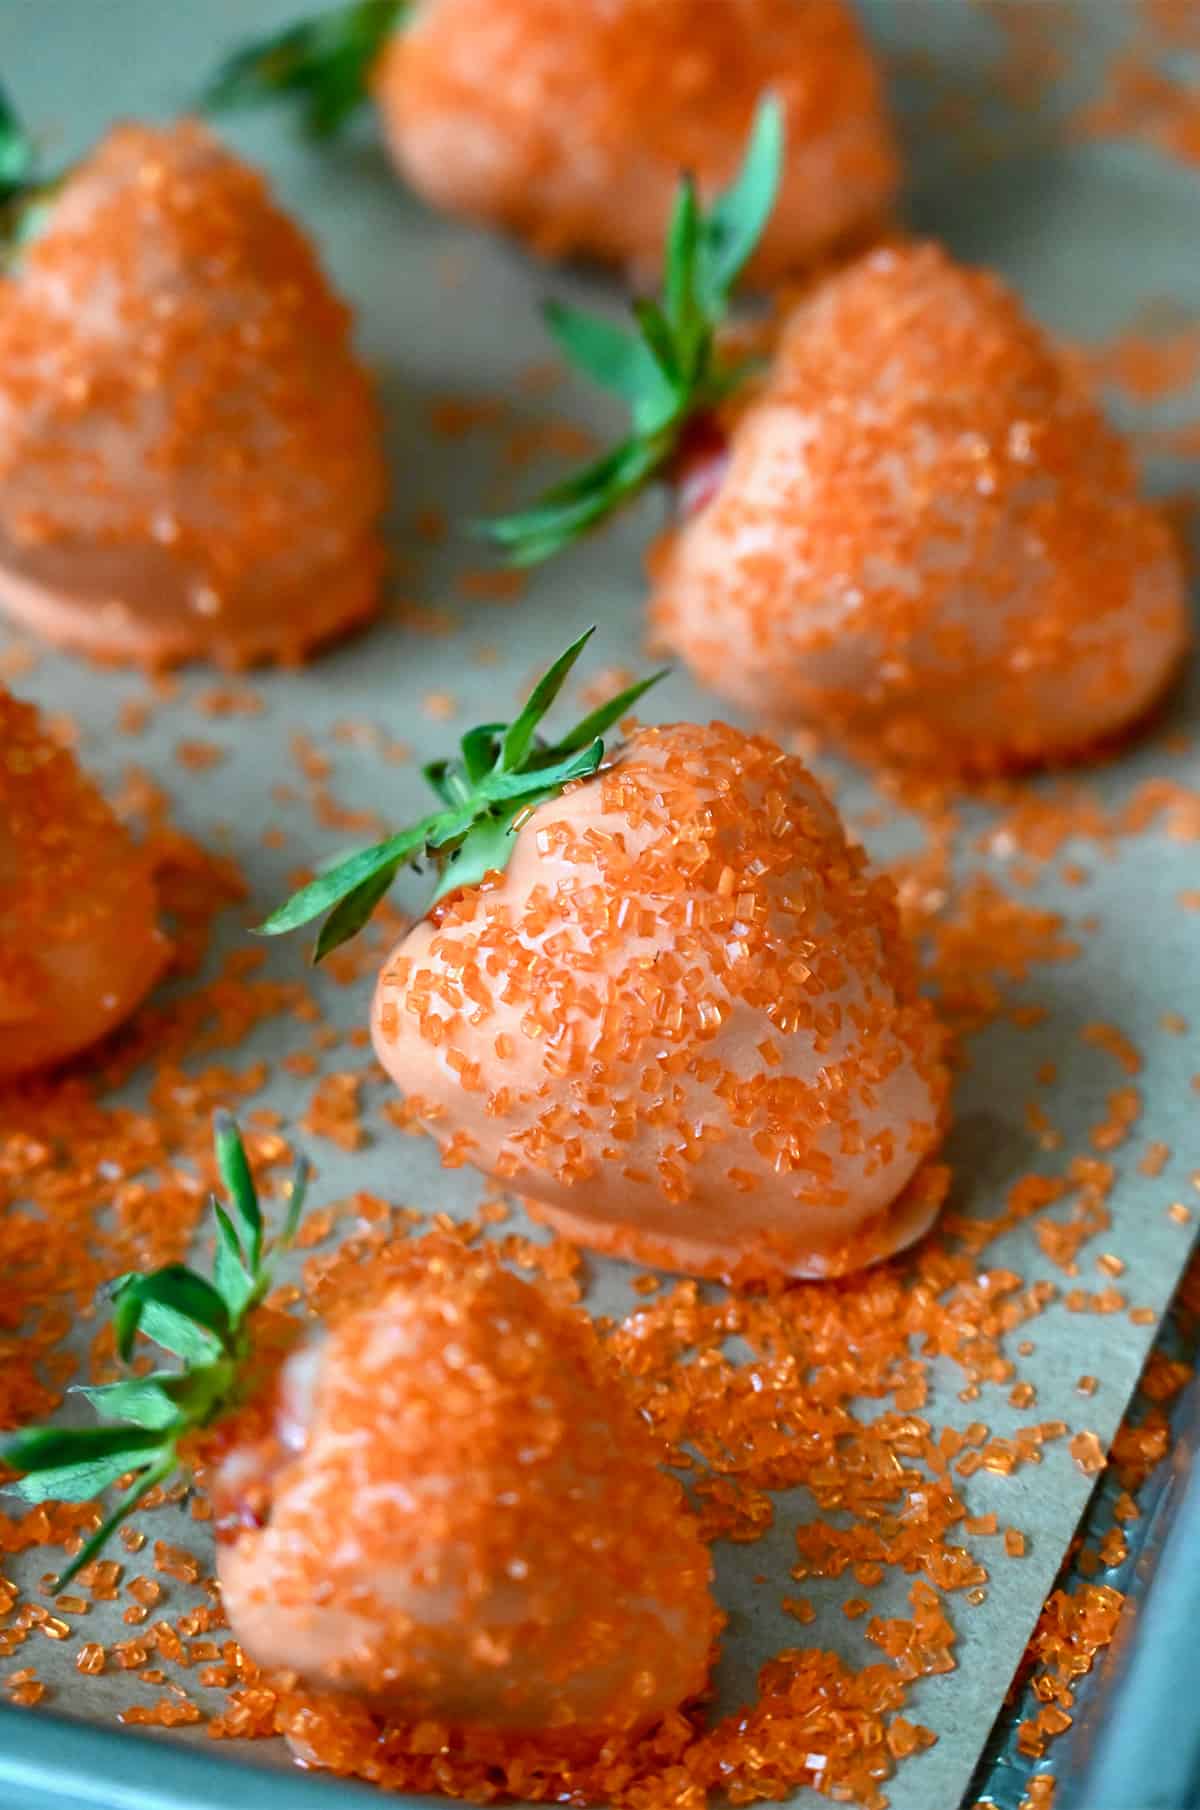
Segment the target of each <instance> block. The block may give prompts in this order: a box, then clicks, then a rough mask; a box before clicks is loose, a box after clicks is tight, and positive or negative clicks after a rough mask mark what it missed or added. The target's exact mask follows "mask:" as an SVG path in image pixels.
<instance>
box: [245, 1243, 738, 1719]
mask: <svg viewBox="0 0 1200 1810" xmlns="http://www.w3.org/2000/svg"><path fill="white" fill-rule="evenodd" d="M277 1400H278V1404H279V1411H278V1414H277V1417H276V1419H275V1420H274V1422H273V1423H271V1424H270V1425H269V1426H268V1428H267V1430H266V1434H265V1436H264V1435H263V1433H262V1431H261V1429H260V1426H259V1425H258V1424H257V1422H254V1421H252V1427H251V1433H250V1437H249V1439H248V1440H247V1442H246V1443H244V1444H239V1443H238V1441H237V1438H236V1426H235V1428H234V1429H233V1431H234V1439H233V1444H232V1446H231V1449H230V1450H229V1452H228V1454H227V1456H226V1457H225V1459H224V1461H223V1463H222V1464H221V1465H220V1466H219V1468H218V1469H217V1471H216V1474H215V1479H214V1486H213V1506H214V1514H215V1516H216V1520H217V1527H218V1542H219V1544H218V1576H219V1578H220V1582H221V1591H222V1598H223V1602H224V1607H225V1612H226V1614H227V1615H228V1617H229V1621H230V1624H231V1626H232V1628H233V1631H234V1634H235V1635H236V1637H237V1638H238V1640H239V1641H240V1642H241V1643H242V1645H243V1646H244V1647H245V1649H246V1651H247V1652H248V1653H249V1654H250V1655H251V1656H252V1657H253V1658H255V1659H257V1660H258V1661H259V1662H260V1663H261V1664H264V1665H267V1666H273V1667H286V1668H287V1669H288V1670H290V1671H294V1672H298V1673H299V1674H300V1675H301V1677H302V1678H303V1679H305V1680H306V1681H307V1682H309V1683H310V1684H313V1685H316V1686H319V1687H324V1688H326V1689H332V1690H339V1691H348V1692H351V1693H353V1694H354V1695H355V1696H357V1697H360V1698H361V1699H363V1700H364V1701H365V1702H366V1703H367V1704H368V1705H370V1706H371V1707H372V1708H375V1709H378V1710H382V1711H386V1712H389V1713H392V1714H395V1715H399V1716H403V1717H404V1718H405V1719H409V1718H412V1719H420V1718H424V1717H433V1718H436V1720H437V1721H438V1722H439V1723H441V1724H443V1725H448V1726H450V1727H458V1728H470V1727H490V1728H507V1729H512V1730H519V1731H522V1732H533V1731H535V1730H539V1729H549V1730H553V1731H554V1732H555V1734H556V1736H559V1737H565V1736H569V1735H571V1734H572V1733H577V1734H580V1735H605V1734H609V1733H612V1732H615V1731H617V1730H625V1729H629V1728H638V1727H643V1726H646V1725H648V1724H650V1723H652V1722H654V1721H656V1720H658V1718H659V1717H660V1716H662V1715H663V1714H664V1713H665V1712H667V1711H669V1710H672V1709H675V1708H676V1707H677V1706H678V1705H679V1704H680V1703H681V1702H682V1701H684V1700H685V1699H686V1698H688V1697H692V1696H694V1695H695V1694H696V1693H697V1692H698V1691H699V1690H700V1689H701V1688H702V1687H703V1685H704V1682H705V1679H706V1676H707V1672H708V1665H709V1655H710V1648H711V1646H712V1643H713V1638H714V1635H715V1633H716V1630H717V1625H718V1624H717V1617H716V1612H715V1610H714V1607H713V1602H712V1597H711V1594H710V1585H709V1580H710V1576H711V1564H710V1560H709V1556H708V1553H707V1551H706V1549H705V1547H704V1545H703V1543H702V1541H701V1539H700V1537H699V1533H698V1530H697V1527H696V1524H695V1522H694V1520H693V1519H692V1517H691V1515H690V1514H689V1513H688V1512H687V1509H686V1506H685V1504H684V1499H683V1493H682V1491H681V1490H680V1488H679V1485H678V1484H677V1483H676V1482H675V1481H674V1480H673V1479H671V1478H669V1477H668V1476H667V1475H666V1474H665V1473H664V1472H663V1471H662V1469H661V1468H660V1467H661V1460H662V1450H661V1446H660V1443H659V1441H658V1440H657V1439H656V1438H655V1436H654V1434H653V1433H652V1432H651V1431H650V1430H649V1428H648V1427H647V1426H646V1424H645V1422H644V1421H643V1420H642V1419H641V1418H640V1417H639V1416H638V1415H637V1414H636V1413H635V1411H634V1408H633V1406H632V1403H631V1402H630V1401H629V1400H628V1398H627V1397H626V1395H625V1394H624V1392H623V1387H622V1384H621V1382H620V1379H619V1377H618V1376H617V1375H616V1374H615V1373H614V1372H613V1371H611V1370H610V1369H609V1367H608V1366H607V1365H606V1362H605V1360H604V1357H603V1354H602V1352H601V1349H600V1346H599V1341H598V1339H597V1337H596V1333H595V1329H594V1327H593V1326H592V1323H591V1321H590V1320H589V1319H588V1317H587V1316H586V1314H584V1313H582V1312H581V1311H578V1310H567V1309H564V1308H562V1307H559V1306H557V1305H555V1304H554V1303H553V1302H552V1301H551V1299H550V1298H549V1297H548V1295H547V1294H546V1293H545V1292H544V1291H543V1289H541V1288H539V1287H535V1286H534V1285H532V1284H531V1283H529V1282H525V1281H521V1280H519V1279H518V1278H517V1277H515V1276H512V1275H510V1274H508V1273H507V1272H506V1271H505V1270H503V1269H501V1268H500V1267H499V1265H498V1264H497V1263H496V1261H495V1260H494V1258H493V1257H492V1256H491V1255H490V1254H489V1253H488V1252H487V1251H486V1250H479V1251H467V1250H466V1249H465V1248H464V1247H463V1246H462V1245H460V1244H458V1243H456V1242H454V1241H453V1240H450V1239H441V1238H438V1237H436V1236H435V1237H433V1238H432V1239H425V1240H421V1241H420V1242H419V1243H418V1244H417V1245H415V1246H411V1247H408V1248H407V1249H406V1250H405V1251H404V1252H403V1253H402V1255H401V1256H400V1257H399V1258H398V1259H397V1260H396V1261H395V1263H394V1265H393V1269H392V1274H391V1275H390V1277H388V1278H386V1279H383V1278H381V1279H380V1285H379V1288H378V1292H377V1294H376V1295H375V1298H374V1299H373V1300H371V1301H369V1302H368V1303H367V1304H365V1305H364V1304H361V1303H360V1304H357V1305H355V1306H354V1307H353V1308H352V1309H350V1311H348V1312H347V1313H346V1314H345V1316H344V1317H343V1318H341V1319H340V1320H337V1321H335V1323H334V1325H333V1326H332V1328H331V1329H330V1330H329V1332H328V1334H327V1336H326V1338H325V1339H324V1341H323V1343H321V1344H320V1345H319V1346H316V1347H313V1346H310V1347H307V1348H304V1349H302V1350H301V1351H299V1352H298V1353H296V1354H295V1355H294V1356H293V1357H292V1358H290V1359H289V1360H288V1362H287V1363H286V1365H285V1366H284V1368H283V1371H282V1373H281V1378H280V1385H279V1391H278V1397H277ZM247 1502H250V1503H252V1504H253V1512H252V1513H250V1514H247V1512H246V1504H247Z"/></svg>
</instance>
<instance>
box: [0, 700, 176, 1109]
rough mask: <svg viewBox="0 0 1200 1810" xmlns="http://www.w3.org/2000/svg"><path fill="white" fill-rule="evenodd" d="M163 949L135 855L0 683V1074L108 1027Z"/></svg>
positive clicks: (34, 719) (148, 981)
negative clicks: (0, 686)
mask: <svg viewBox="0 0 1200 1810" xmlns="http://www.w3.org/2000/svg"><path fill="white" fill-rule="evenodd" d="M167 954H168V944H167V940H166V938H165V937H164V936H163V934H162V932H161V930H160V929H159V928H158V923H157V916H156V900H155V892H154V883H153V879H152V876H151V873H150V869H149V866H148V864H147V862H146V860H145V858H144V857H143V856H142V855H141V854H140V853H139V851H138V850H137V849H136V848H135V847H134V845H133V843H132V842H131V841H130V839H129V837H128V835H127V834H126V832H125V830H124V829H123V828H122V827H121V825H120V824H119V823H118V821H117V819H116V818H115V816H114V815H113V813H112V811H111V809H110V808H109V806H108V805H107V804H106V803H105V801H104V800H103V798H101V796H100V794H99V792H98V791H97V790H96V788H95V787H94V786H93V785H92V784H91V782H90V780H88V779H87V778H86V776H85V775H84V774H83V773H82V772H81V771H80V769H79V766H78V763H77V762H76V760H75V757H74V755H73V754H71V753H70V751H69V750H68V749H66V748H64V747H63V746H62V745H61V744H60V743H59V742H57V741H56V740H55V739H54V737H53V736H52V735H51V734H50V733H49V731H48V730H47V729H46V727H45V725H44V724H43V723H42V722H41V720H40V719H39V717H38V713H37V711H36V710H35V709H34V707H33V706H32V704H25V703H21V702H20V701H19V700H18V699H17V698H14V697H13V696H11V694H10V693H8V692H6V691H4V690H3V689H2V688H0V1081H4V1080H9V1079H11V1078H12V1077H13V1076H15V1075H21V1074H25V1073H28V1072H30V1071H32V1070H34V1069H38V1068H43V1067H45V1066H46V1065H47V1064H50V1063H54V1062H60V1061H62V1060H63V1059H64V1058H65V1057H67V1056H71V1055H74V1054H75V1052H76V1051H78V1050H82V1049H85V1048H86V1047H87V1046H88V1045H89V1044H91V1043H94V1042H95V1041H96V1040H97V1038H100V1037H103V1036H104V1035H105V1034H106V1033H107V1032H109V1031H111V1030H112V1029H114V1028H115V1026H117V1025H118V1024H120V1023H121V1021H122V1019H124V1018H127V1017H128V1016H129V1014H130V1013H131V1012H132V1011H133V1010H134V1009H135V1007H136V1006H137V1005H138V1004H139V1003H140V1002H141V1000H142V999H143V997H144V996H145V994H146V993H147V992H148V991H149V989H150V988H151V987H152V986H153V984H154V982H155V981H156V980H157V978H158V976H159V974H160V973H161V972H162V969H163V967H164V965H165V962H166V959H167Z"/></svg>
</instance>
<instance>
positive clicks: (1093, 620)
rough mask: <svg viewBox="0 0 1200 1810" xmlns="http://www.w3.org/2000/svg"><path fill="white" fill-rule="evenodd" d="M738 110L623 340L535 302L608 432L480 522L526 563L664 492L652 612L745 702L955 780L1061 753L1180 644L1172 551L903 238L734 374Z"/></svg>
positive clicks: (1046, 368) (982, 316)
mask: <svg viewBox="0 0 1200 1810" xmlns="http://www.w3.org/2000/svg"><path fill="white" fill-rule="evenodd" d="M765 124H769V121H767V120H764V119H763V118H760V122H759V129H758V131H757V132H756V137H755V142H754V143H753V144H752V146H751V151H750V153H749V155H748V158H747V163H746V168H745V171H744V172H743V177H742V178H741V179H740V181H739V184H738V186H737V189H735V190H734V191H731V193H730V195H729V196H726V197H723V198H722V199H721V201H720V202H719V203H718V206H717V208H715V209H714V210H713V211H712V213H711V214H709V215H705V214H704V213H702V212H701V213H699V214H697V210H696V207H695V203H694V198H692V197H691V195H690V193H689V190H688V188H687V186H686V185H685V187H684V189H683V190H682V191H681V196H680V200H679V203H678V204H677V211H676V220H675V224H674V225H673V228H672V233H671V242H670V248H669V254H668V261H667V272H666V279H665V283H664V293H663V300H662V302H661V304H659V303H642V304H641V306H640V309H639V314H638V332H636V333H633V332H626V331H625V330H624V329H621V328H618V327H615V326H614V325H612V324H611V323H609V322H607V321H601V320H600V319H599V318H597V317H593V316H590V315H586V314H583V313H581V312H579V311H577V310H575V309H570V308H552V310H551V312H550V315H549V320H550V325H551V328H552V330H553V331H554V333H555V336H556V338H557V339H558V341H559V343H560V345H562V346H563V348H564V349H565V350H566V352H567V353H568V355H569V356H570V357H571V358H572V359H573V361H574V362H575V363H576V364H578V365H579V366H580V367H581V368H582V369H584V370H586V371H588V372H590V374H591V375H593V376H594V377H596V378H598V379H599V380H600V381H601V382H603V383H605V384H606V385H607V386H608V387H609V388H611V389H613V390H615V391H617V392H618V393H619V394H621V395H622V396H623V398H624V399H625V400H626V402H627V403H628V404H629V406H630V409H631V413H632V431H631V433H630V435H629V437H628V438H627V439H626V440H624V441H622V442H621V443H620V445H619V446H617V447H616V448H614V449H613V451H611V452H609V453H606V454H604V455H603V456H602V457H601V458H600V459H598V460H597V461H596V462H595V463H594V464H593V465H591V466H590V467H588V468H587V469H586V470H585V471H583V472H580V473H579V474H578V475H576V476H574V477H572V478H568V479H567V480H566V481H565V482H563V483H561V484H559V485H557V486H556V487H555V488H554V489H553V490H552V491H550V492H549V493H547V495H546V496H545V497H543V498H542V499H541V501H540V502H539V503H537V504H535V505H534V506H533V507H532V508H530V509H527V510H525V511H523V512H522V513H520V514H518V515H515V516H509V517H506V518H503V519H500V520H497V521H493V522H491V523H488V524H486V530H487V532H488V533H489V534H490V535H491V536H492V538H493V539H494V540H495V541H496V542H497V543H498V544H499V545H500V546H501V547H502V548H504V549H505V550H506V552H507V553H508V554H509V556H510V557H511V558H513V559H514V560H516V561H517V562H519V563H526V564H529V563H533V562H535V561H538V560H541V559H544V558H547V557H548V556H549V555H551V554H553V553H555V552H557V551H558V550H559V549H560V548H561V547H563V546H565V545H567V544H568V543H569V542H570V541H571V540H573V539H574V538H575V537H576V536H578V535H579V534H581V533H584V532H586V531H588V530H590V529H591V528H593V527H595V526H597V525H598V524H599V523H600V522H602V521H603V520H605V519H606V518H607V517H608V516H609V515H610V514H611V513H612V512H613V511H614V510H615V509H617V508H620V507H621V506H622V505H623V504H624V503H625V502H626V501H628V500H629V498H630V497H632V496H634V495H636V494H637V493H638V492H639V491H640V490H642V489H643V488H644V487H645V486H646V485H647V484H648V483H650V482H651V481H653V480H655V479H661V480H666V481H667V482H668V483H669V484H670V485H671V486H672V487H673V490H674V499H675V505H676V516H675V520H674V522H673V524H672V525H671V527H670V528H669V529H668V531H667V532H666V534H665V535H664V536H663V537H662V539H661V541H660V543H659V545H658V546H657V547H656V549H655V550H654V553H653V555H652V558H651V566H650V569H651V576H652V583H653V591H652V596H651V604H650V608H651V617H652V620H653V622H654V624H655V627H656V630H657V632H658V635H659V637H660V638H661V641H662V643H663V644H664V645H665V646H666V647H668V648H669V649H671V650H673V651H676V652H678V653H680V654H681V655H682V656H683V657H684V659H685V660H686V661H687V663H688V665H689V666H690V667H691V668H692V670H693V671H694V672H695V674H696V675H697V676H698V677H699V678H700V679H701V680H703V681H704V682H705V683H707V684H710V685H711V686H712V687H713V688H714V689H715V690H717V691H720V692H722V693H724V694H725V695H726V696H728V697H730V698H732V699H734V700H735V701H736V702H737V703H738V704H740V705H741V706H742V707H743V708H744V709H746V710H748V711H751V712H752V713H754V715H755V716H756V717H757V718H759V719H765V720H766V721H768V722H770V723H774V724H779V725H782V726H790V725H794V724H796V723H799V722H808V723H812V724H815V725H817V726H819V727H821V728H824V729H828V730H830V731H832V732H834V733H835V734H836V735H838V736H840V737H841V738H842V739H843V740H847V741H849V742H850V743H852V744H853V745H855V746H857V747H859V748H860V749H862V750H864V751H866V752H867V753H868V755H869V756H871V757H874V758H878V757H880V756H882V757H883V758H884V759H885V760H888V761H898V762H918V763H922V764H929V765H934V766H940V767H943V768H947V769H952V770H956V771H963V770H969V769H982V770H985V771H986V770H989V769H995V768H1003V767H1008V766H1017V765H1022V764H1026V763H1029V762H1041V761H1047V760H1053V759H1060V758H1064V757H1070V756H1075V755H1078V754H1080V753H1081V752H1085V751H1087V750H1088V749H1089V748H1090V747H1092V746H1093V745H1094V744H1096V743H1097V742H1099V741H1101V740H1102V739H1104V738H1107V737H1110V736H1112V735H1113V734H1114V733H1116V732H1117V731H1119V730H1122V729H1124V728H1126V727H1127V726H1128V725H1130V724H1132V723H1134V722H1136V721H1137V719H1138V718H1139V717H1141V716H1142V715H1143V714H1144V713H1145V712H1146V711H1147V710H1148V709H1149V708H1150V706H1151V705H1152V704H1153V703H1154V701H1155V700H1156V699H1157V698H1158V696H1159V695H1160V693H1161V692H1162V691H1163V689H1164V687H1165V686H1166V684H1167V682H1168V681H1169V679H1170V677H1171V676H1172V674H1173V673H1174V671H1175V669H1176V668H1177V666H1178V664H1179V661H1180V657H1181V655H1182V652H1183V650H1184V647H1185V645H1186V642H1187V638H1188V633H1187V609H1186V596H1185V582H1184V575H1183V571H1182V566H1181V562H1180V559H1179V556H1178V553H1177V551H1176V549H1175V547H1174V545H1173V543H1172V540H1171V537H1170V535H1169V532H1168V530H1167V528H1166V525H1165V523H1164V522H1163V521H1162V520H1161V519H1160V517H1159V515H1158V513H1157V512H1156V511H1155V510H1154V509H1153V507H1152V506H1151V505H1149V504H1147V503H1146V502H1144V501H1143V500H1142V499H1141V498H1140V497H1139V495H1138V493H1137V487H1136V479H1135V473H1134V468H1133V461H1132V458H1131V456H1130V453H1129V449H1128V447H1127V446H1126V445H1125V443H1124V442H1123V441H1122V439H1121V438H1120V436H1119V435H1118V434H1117V433H1116V432H1115V431H1114V430H1113V429H1112V428H1110V427H1108V426H1107V425H1106V423H1105V422H1104V420H1103V418H1102V416H1101V414H1100V412H1099V410H1098V409H1097V407H1096V405H1095V403H1094V401H1093V400H1092V399H1091V397H1090V396H1089V395H1087V394H1086V393H1085V392H1084V390H1083V389H1082V387H1081V386H1080V384H1079V383H1078V381H1077V380H1076V378H1075V375H1074V374H1073V372H1072V369H1071V367H1070V365H1069V363H1068V362H1067V361H1066V360H1065V359H1064V358H1063V356H1062V355H1061V354H1060V353H1059V352H1058V351H1057V350H1056V348H1055V347H1054V346H1053V345H1052V344H1051V343H1050V341H1049V340H1048V339H1047V338H1046V336H1045V335H1044V334H1043V333H1042V332H1041V331H1040V330H1039V329H1038V328H1037V327H1036V326H1035V325H1034V324H1033V323H1032V322H1031V321H1030V320H1029V319H1028V318H1027V317H1026V316H1025V314H1024V313H1023V311H1022V309H1021V307H1020V305H1019V303H1018V302H1017V300H1016V298H1015V297H1014V296H1013V295H1012V293H1011V292H1010V291H1009V290H1008V289H1007V288H1006V286H1005V285H1004V284H1003V283H1002V282H1001V280H1000V279H999V278H998V277H996V276H993V275H991V274H990V273H988V272H985V271H978V270H969V269H966V268H964V267H963V266H961V265H958V264H956V263H954V261H953V260H952V259H951V258H950V257H949V256H948V255H947V254H946V253H945V252H944V251H942V250H940V249H939V248H938V247H936V246H934V245H930V244H905V245H896V246H890V247H886V248H883V249H880V250H877V251H875V252H872V253H871V254H869V255H868V256H866V257H863V258H860V259H859V260H858V261H857V262H855V263H853V264H851V265H849V266H848V267H847V268H845V269H844V270H843V271H841V272H839V273H838V274H836V275H833V276H830V277H828V278H826V280H825V281H824V282H822V283H821V284H819V285H817V286H816V287H815V288H814V289H812V290H810V291H809V292H808V293H807V294H805V295H804V296H803V297H801V299H800V300H799V301H798V302H796V303H795V304H794V305H793V306H792V307H791V308H790V310H788V311H787V312H786V313H785V317H784V319H783V321H782V324H781V328H780V331H779V335H778V342H777V345H776V349H775V354H774V358H773V360H772V362H771V364H770V367H769V369H768V370H766V372H765V373H763V374H762V375H761V378H759V380H758V381H755V382H751V379H752V378H754V377H755V373H754V371H753V369H752V367H751V366H750V365H749V364H747V363H743V364H742V365H740V366H738V365H735V364H731V363H730V362H729V360H728V357H727V356H725V355H724V354H723V353H722V349H721V344H720V340H719V338H718V336H717V328H718V326H719V324H720V321H721V318H722V315H723V313H724V309H725V306H726V304H727V301H728V295H729V285H730V280H731V279H730V270H729V262H728V259H727V256H726V250H725V248H726V246H727V244H728V242H729V238H730V231H729V225H728V222H729V219H730V217H731V215H732V217H734V218H737V219H740V220H742V221H743V222H745V221H746V218H747V214H748V212H749V213H750V214H751V216H752V219H751V224H753V223H755V222H759V221H761V220H762V218H764V213H765V208H766V206H767V205H768V201H769V194H770V189H771V168H770V157H769V155H767V156H764V154H763V143H764V141H763V127H764V125H765ZM756 171H757V176H756V180H755V181H754V182H752V183H750V184H749V185H747V180H746V178H747V175H754V174H755V172H756ZM749 194H755V197H756V198H755V200H754V204H753V207H752V209H749V210H748V209H747V205H746V197H747V195H749ZM740 244H741V247H742V249H743V251H744V250H745V247H746V234H742V235H740Z"/></svg>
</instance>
